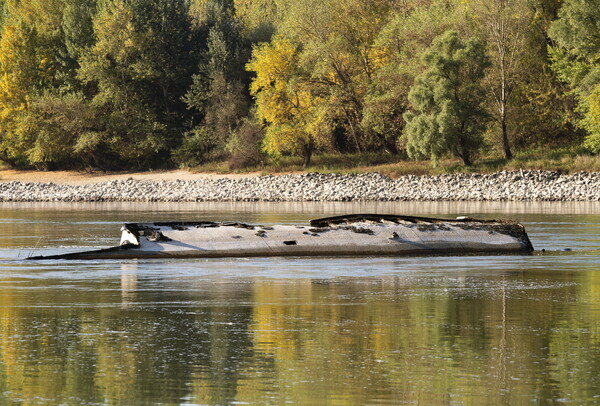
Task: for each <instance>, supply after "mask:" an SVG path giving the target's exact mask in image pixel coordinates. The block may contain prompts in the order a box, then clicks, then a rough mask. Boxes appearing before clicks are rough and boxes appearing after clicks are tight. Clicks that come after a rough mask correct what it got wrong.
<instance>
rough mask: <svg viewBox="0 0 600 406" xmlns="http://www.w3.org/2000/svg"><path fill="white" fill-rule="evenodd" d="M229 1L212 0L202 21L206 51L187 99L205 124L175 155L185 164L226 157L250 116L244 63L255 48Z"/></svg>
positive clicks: (191, 132)
mask: <svg viewBox="0 0 600 406" xmlns="http://www.w3.org/2000/svg"><path fill="white" fill-rule="evenodd" d="M227 3H228V2H221V1H218V0H209V1H207V2H206V3H204V5H203V9H202V13H201V15H202V20H198V21H197V24H199V27H200V28H201V29H202V31H204V32H206V33H207V35H206V49H205V50H204V52H202V54H201V57H200V63H199V67H198V73H196V74H195V75H193V78H192V79H193V83H192V85H191V86H190V88H189V90H188V92H187V94H186V95H185V101H186V103H187V105H188V108H189V109H191V110H193V111H195V112H197V113H198V115H199V116H200V123H199V124H198V125H197V126H196V127H195V128H193V129H192V130H191V131H190V132H188V133H187V134H186V137H185V139H184V142H183V144H182V147H181V149H180V150H179V151H177V152H176V156H177V157H178V158H177V159H178V160H179V161H180V163H182V164H184V165H190V164H195V165H197V164H200V163H201V162H203V161H206V160H209V159H215V158H219V157H222V156H223V155H226V153H227V151H226V145H227V143H228V142H229V138H230V137H231V135H232V134H233V132H234V131H235V130H236V128H237V127H238V125H239V124H240V122H241V119H242V117H244V116H246V115H247V114H248V105H249V103H250V100H249V95H248V92H247V86H248V83H249V79H248V72H247V71H246V70H245V64H246V63H247V61H248V59H249V56H250V46H249V44H248V43H246V42H245V41H244V39H243V37H242V26H241V24H240V22H239V21H238V19H237V18H236V17H235V15H234V10H232V4H227ZM182 158H183V161H182Z"/></svg>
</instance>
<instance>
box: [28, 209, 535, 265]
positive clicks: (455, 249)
mask: <svg viewBox="0 0 600 406" xmlns="http://www.w3.org/2000/svg"><path fill="white" fill-rule="evenodd" d="M121 231H122V235H121V244H120V245H119V246H116V247H112V248H106V249H101V250H94V251H86V252H79V253H70V254H62V255H52V256H41V257H40V256H38V257H30V258H29V259H109V258H115V259H125V258H223V257H274V256H310V257H327V256H410V255H468V254H477V253H481V254H513V253H529V252H532V251H533V246H532V245H531V242H530V241H529V238H528V236H527V233H526V232H525V228H524V227H523V226H522V225H521V224H518V223H515V222H511V221H495V220H474V219H471V218H458V219H454V220H445V219H435V218H425V217H412V216H398V215H377V214H353V215H347V216H337V217H328V218H322V219H316V220H312V221H311V222H310V226H294V225H274V226H260V225H250V224H244V223H237V222H211V221H203V222H163V223H132V224H125V225H124V226H123V227H122V229H121Z"/></svg>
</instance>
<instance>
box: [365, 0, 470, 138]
mask: <svg viewBox="0 0 600 406" xmlns="http://www.w3.org/2000/svg"><path fill="white" fill-rule="evenodd" d="M458 11H459V10H458V9H457V7H456V5H455V4H453V2H451V1H446V0H443V1H432V2H421V1H406V2H403V3H402V6H397V7H396V8H395V9H394V11H393V12H392V13H391V15H390V17H389V21H388V22H387V23H386V24H385V25H384V26H383V27H382V28H381V30H380V31H379V33H378V35H377V38H376V40H375V42H374V46H373V51H372V54H373V61H374V66H375V69H374V74H373V80H371V82H370V85H369V88H368V91H367V94H366V96H365V103H364V113H363V120H362V126H363V128H365V131H369V132H372V133H377V134H380V137H385V138H387V139H390V140H398V138H399V135H400V134H401V133H402V132H403V130H404V126H405V121H404V118H403V114H404V113H405V112H406V111H407V109H408V107H409V101H408V93H409V91H410V88H411V86H412V85H413V83H414V81H415V77H416V76H417V75H418V74H419V72H422V71H423V70H424V69H425V65H424V62H423V59H422V58H421V56H422V54H423V53H424V52H425V50H426V49H427V47H429V46H430V45H431V42H432V41H433V39H434V38H435V37H437V36H438V35H441V34H442V33H444V32H445V31H447V30H449V29H451V28H452V27H454V26H455V25H456V23H457V21H461V19H460V18H459V17H460V15H459V12H458Z"/></svg>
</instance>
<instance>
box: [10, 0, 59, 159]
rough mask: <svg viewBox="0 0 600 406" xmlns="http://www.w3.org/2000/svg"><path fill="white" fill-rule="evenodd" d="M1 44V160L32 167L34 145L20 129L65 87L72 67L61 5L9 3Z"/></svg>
mask: <svg viewBox="0 0 600 406" xmlns="http://www.w3.org/2000/svg"><path fill="white" fill-rule="evenodd" d="M5 6H6V17H5V20H4V25H3V27H2V29H3V32H2V37H1V38H0V159H1V160H3V161H5V162H8V163H10V164H13V165H26V164H27V163H28V162H27V151H28V149H29V148H31V140H30V139H29V138H28V135H26V134H25V133H23V132H22V130H23V127H22V126H20V125H19V124H18V122H19V120H20V119H21V117H22V116H23V115H24V114H26V113H27V111H28V109H29V106H30V104H31V102H32V101H33V100H35V99H36V98H38V97H40V96H41V95H43V94H44V93H45V91H46V90H48V89H59V88H61V87H62V86H63V85H64V84H65V77H66V76H67V72H68V69H69V67H70V64H69V62H68V61H69V59H70V58H69V57H68V53H67V52H66V49H65V46H64V37H63V35H62V31H61V30H60V29H57V27H60V24H61V20H62V11H63V4H62V1H61V0H31V1H28V2H19V1H14V0H9V1H7V2H6V4H5Z"/></svg>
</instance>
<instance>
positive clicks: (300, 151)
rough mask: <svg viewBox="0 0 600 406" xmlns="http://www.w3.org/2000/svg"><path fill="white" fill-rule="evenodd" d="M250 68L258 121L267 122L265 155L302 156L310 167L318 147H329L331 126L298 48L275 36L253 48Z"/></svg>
mask: <svg viewBox="0 0 600 406" xmlns="http://www.w3.org/2000/svg"><path fill="white" fill-rule="evenodd" d="M247 69H248V70H250V71H254V72H256V77H255V79H254V80H253V82H252V84H251V85H250V92H251V94H252V95H253V96H255V98H256V114H257V116H258V118H259V119H260V120H263V121H265V122H266V123H267V129H266V134H265V139H264V150H265V152H267V153H268V154H270V155H274V156H278V155H282V154H286V153H289V154H295V155H302V156H303V157H304V159H305V165H306V164H308V162H309V161H310V156H311V154H312V153H313V151H314V150H315V148H318V147H322V146H324V145H327V143H328V140H329V135H330V131H329V127H330V126H329V125H328V122H329V119H328V114H327V111H326V108H324V106H323V103H324V100H323V99H322V98H320V97H318V96H316V95H315V94H314V93H313V91H312V90H313V86H314V84H313V83H312V82H311V80H310V78H309V77H308V75H305V74H303V72H302V70H301V69H300V67H299V65H298V53H297V51H296V47H295V46H294V45H293V44H292V43H291V42H290V41H289V40H288V39H286V38H284V37H276V38H274V39H273V41H271V43H268V44H263V45H261V46H259V47H257V48H255V49H254V52H253V58H252V60H251V61H250V63H248V65H247Z"/></svg>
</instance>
